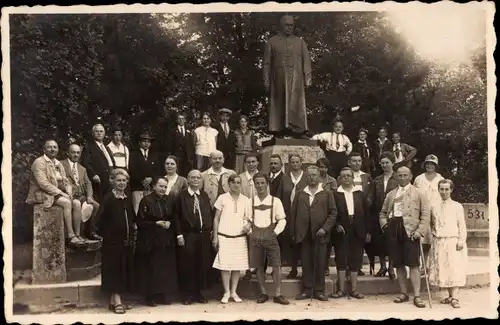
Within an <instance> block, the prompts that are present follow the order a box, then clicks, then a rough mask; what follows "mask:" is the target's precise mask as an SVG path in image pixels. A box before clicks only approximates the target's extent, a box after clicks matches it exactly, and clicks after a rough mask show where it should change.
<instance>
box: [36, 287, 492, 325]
mask: <svg viewBox="0 0 500 325" xmlns="http://www.w3.org/2000/svg"><path fill="white" fill-rule="evenodd" d="M443 294H444V293H441V294H436V293H434V296H433V309H430V308H429V307H427V308H425V309H418V308H416V307H414V306H413V304H412V303H411V300H410V302H408V303H404V304H398V305H396V304H394V303H393V302H392V300H393V299H394V296H393V295H379V296H367V297H365V299H363V300H356V299H351V300H347V299H346V298H342V299H335V300H334V299H330V301H328V302H319V301H315V300H313V302H312V303H311V304H310V301H309V300H306V301H295V300H292V301H291V304H290V305H288V306H281V305H277V304H275V303H273V302H272V301H270V302H268V303H265V304H256V303H255V301H251V300H247V301H244V302H243V303H241V304H236V303H234V302H233V303H229V304H227V305H222V304H220V303H219V302H217V301H211V302H210V303H209V304H207V305H196V304H195V305H191V306H183V305H180V304H174V305H171V306H159V307H156V308H151V307H146V306H141V305H135V306H134V308H133V309H132V310H130V311H128V313H127V314H126V315H123V316H122V315H114V314H111V313H110V312H109V311H108V310H107V309H106V308H105V307H103V306H99V307H96V306H93V307H88V306H86V307H85V308H83V307H78V306H76V308H74V307H75V306H73V308H62V309H60V310H57V311H53V312H52V313H51V315H53V316H56V317H58V319H60V320H62V318H61V317H64V318H66V316H70V317H71V316H75V317H77V319H80V320H81V321H84V320H83V317H85V316H87V315H89V314H94V315H95V314H98V315H99V316H95V317H98V319H99V321H100V322H101V321H102V322H105V319H108V317H113V319H114V320H116V316H120V317H119V319H122V320H127V321H132V319H133V320H136V321H142V320H144V321H147V320H152V319H156V320H163V321H167V320H173V319H175V320H181V319H182V320H195V319H198V320H207V321H210V320H216V319H217V320H222V319H220V317H221V316H223V317H224V320H238V319H247V320H255V319H263V318H264V319H284V318H285V319H304V318H306V319H307V318H314V319H332V318H356V319H366V318H370V319H384V318H392V317H393V318H423V319H427V318H433V319H436V318H437V319H443V318H455V317H460V318H463V317H489V318H491V317H493V318H498V314H497V313H496V308H497V306H498V299H490V289H489V288H488V287H483V288H471V289H464V290H462V291H461V292H460V302H461V305H462V308H461V309H453V308H452V307H451V306H449V305H441V304H440V303H439V300H440V297H442V295H443ZM426 299H427V298H426ZM490 301H491V302H492V303H491V304H490ZM309 304H310V305H309ZM47 311H48V310H47ZM47 311H46V312H47ZM39 312H43V311H41V310H40V311H39ZM219 313H220V314H219ZM215 314H218V315H215ZM63 315H64V316H63ZM85 318H86V317H85Z"/></svg>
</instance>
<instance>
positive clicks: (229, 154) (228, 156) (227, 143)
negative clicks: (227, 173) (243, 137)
mask: <svg viewBox="0 0 500 325" xmlns="http://www.w3.org/2000/svg"><path fill="white" fill-rule="evenodd" d="M231 114H232V111H231V110H230V109H228V108H222V109H220V110H219V115H220V123H219V124H218V125H217V127H216V129H217V131H218V132H219V133H218V134H217V150H219V151H221V152H222V153H223V154H224V167H225V168H227V169H231V170H234V169H235V165H236V153H235V152H236V135H235V134H234V130H231V128H230V127H229V123H228V122H229V118H230V117H231Z"/></svg>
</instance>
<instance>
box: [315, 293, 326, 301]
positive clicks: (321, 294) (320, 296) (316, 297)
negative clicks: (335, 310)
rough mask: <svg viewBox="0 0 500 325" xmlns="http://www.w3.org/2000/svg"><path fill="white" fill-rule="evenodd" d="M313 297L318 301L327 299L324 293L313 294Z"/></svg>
mask: <svg viewBox="0 0 500 325" xmlns="http://www.w3.org/2000/svg"><path fill="white" fill-rule="evenodd" d="M314 299H316V300H319V301H328V297H327V296H325V294H324V293H317V294H315V295H314Z"/></svg>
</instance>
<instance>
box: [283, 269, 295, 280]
mask: <svg viewBox="0 0 500 325" xmlns="http://www.w3.org/2000/svg"><path fill="white" fill-rule="evenodd" d="M297 275H298V272H297V270H292V271H290V273H288V275H287V276H286V278H287V279H296V278H297Z"/></svg>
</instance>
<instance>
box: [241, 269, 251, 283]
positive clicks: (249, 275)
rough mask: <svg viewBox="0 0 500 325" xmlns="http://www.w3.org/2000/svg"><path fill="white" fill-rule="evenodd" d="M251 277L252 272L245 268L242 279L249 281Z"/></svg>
mask: <svg viewBox="0 0 500 325" xmlns="http://www.w3.org/2000/svg"><path fill="white" fill-rule="evenodd" d="M251 279H252V272H251V271H250V270H247V271H246V272H245V275H244V276H243V280H245V281H249V280H251Z"/></svg>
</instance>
